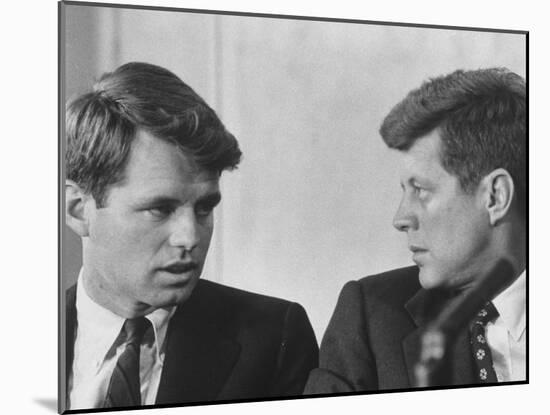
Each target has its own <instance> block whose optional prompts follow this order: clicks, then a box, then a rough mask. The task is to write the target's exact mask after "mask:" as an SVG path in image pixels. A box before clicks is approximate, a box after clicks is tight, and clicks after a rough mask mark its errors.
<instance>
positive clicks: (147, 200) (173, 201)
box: [137, 196, 180, 206]
mask: <svg viewBox="0 0 550 415" xmlns="http://www.w3.org/2000/svg"><path fill="white" fill-rule="evenodd" d="M178 203H180V200H179V199H178V198H176V197H170V196H145V197H143V198H142V199H140V200H139V201H138V202H137V204H138V205H145V206H148V205H177V204H178Z"/></svg>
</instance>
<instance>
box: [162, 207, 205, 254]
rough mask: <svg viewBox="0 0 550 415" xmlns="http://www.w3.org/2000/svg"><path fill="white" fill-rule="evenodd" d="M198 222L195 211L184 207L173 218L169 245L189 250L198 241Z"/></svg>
mask: <svg viewBox="0 0 550 415" xmlns="http://www.w3.org/2000/svg"><path fill="white" fill-rule="evenodd" d="M199 240H200V236H199V232H198V223H197V217H196V215H195V212H194V211H193V210H192V209H186V210H185V211H183V212H182V213H181V214H179V215H178V216H176V218H174V223H173V225H172V233H171V234H170V239H169V242H170V245H172V246H174V247H179V248H183V249H184V250H186V251H189V252H191V251H192V250H193V249H194V248H195V247H196V246H197V245H198V243H199Z"/></svg>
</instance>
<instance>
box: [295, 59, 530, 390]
mask: <svg viewBox="0 0 550 415" xmlns="http://www.w3.org/2000/svg"><path fill="white" fill-rule="evenodd" d="M525 96H526V91H525V82H524V81H523V79H522V78H521V77H519V76H518V75H516V74H514V73H512V72H509V71H508V70H505V69H501V68H494V69H484V70H474V71H460V70H459V71H455V72H453V73H451V74H449V75H447V76H442V77H438V78H435V79H432V80H430V81H428V82H425V83H424V84H423V85H422V86H421V87H420V88H418V89H416V90H413V91H412V92H410V93H409V94H408V95H407V97H406V98H405V99H404V100H403V101H402V102H400V103H399V104H398V105H396V106H395V107H394V108H393V109H392V110H391V112H390V113H389V115H388V116H387V117H386V118H385V120H384V122H383V124H382V127H381V129H380V133H381V135H382V137H383V139H384V141H385V142H386V144H387V145H388V146H389V147H390V148H392V149H395V150H396V151H397V155H398V157H399V158H400V181H401V188H402V191H403V195H402V199H401V203H400V205H399V208H398V209H397V212H396V214H395V217H394V223H393V224H394V226H395V228H396V229H397V230H399V231H402V232H404V233H406V235H407V239H408V246H409V249H410V251H411V252H412V259H413V261H414V263H415V264H416V266H413V267H408V268H402V269H397V270H393V271H389V272H385V273H383V274H379V275H375V276H369V277H366V278H363V279H360V280H358V281H351V282H348V283H347V284H346V285H345V286H344V288H343V289H342V292H341V294H340V297H339V299H338V303H337V306H336V309H335V311H334V314H333V316H332V319H331V321H330V323H329V326H328V328H327V330H326V333H325V335H324V338H323V341H322V343H321V350H320V367H319V368H318V369H314V370H313V371H312V373H311V374H310V378H309V380H308V384H307V385H306V391H305V393H331V392H349V391H371V390H383V389H384V390H388V389H405V388H411V387H415V386H421V383H417V382H418V380H419V378H418V377H417V376H418V374H419V372H416V373H415V366H416V365H417V363H418V362H419V359H420V354H421V351H422V343H421V342H420V339H421V338H422V334H423V333H424V330H425V329H426V328H427V327H431V326H429V323H430V322H433V321H434V319H435V318H436V317H438V316H440V315H441V314H440V313H441V312H442V311H444V310H445V311H447V312H448V310H449V309H450V308H449V307H451V304H454V305H456V304H466V302H463V303H461V302H460V301H462V299H464V298H473V297H472V293H473V294H474V295H478V294H479V291H474V289H475V290H479V288H478V287H479V284H480V281H487V279H486V278H487V276H488V275H489V276H491V278H493V281H497V282H496V283H495V282H492V284H495V286H497V287H498V288H497V289H496V292H495V293H493V295H491V297H492V301H490V302H489V303H487V304H485V305H484V306H481V307H483V309H482V310H479V313H478V314H477V316H475V317H474V316H473V315H472V316H469V317H467V318H466V319H467V322H466V324H465V325H464V326H462V327H460V329H459V330H458V333H457V334H456V338H455V339H456V340H455V341H454V342H453V344H451V345H450V349H449V355H448V356H449V359H448V362H450V367H451V368H452V369H451V370H450V371H447V372H449V373H445V379H447V380H445V381H441V380H439V381H438V382H440V383H434V384H431V385H432V386H433V385H441V384H446V385H464V384H476V383H495V382H507V381H524V380H526V367H525V356H526V348H525V344H526V343H525V340H526V332H525V297H526V289H525V287H526V273H525V268H526V262H527V261H526V232H527V230H526V190H527V189H526V187H527V181H526V145H527V143H526V141H527V140H526V102H525ZM503 260H506V263H509V264H510V265H511V266H510V272H509V274H510V276H509V277H506V276H505V275H495V274H494V272H493V273H492V269H493V268H494V267H495V264H497V263H501V261H503ZM467 296H470V297H467ZM490 299H491V298H490ZM455 310H457V312H458V313H462V312H463V310H465V309H462V308H456V309H455ZM477 311H478V310H474V311H473V313H472V314H475V313H476V312H477ZM464 312H465V311H464ZM453 315H454V316H457V315H458V316H460V314H453ZM472 318H473V320H471V319H472ZM470 320H471V321H470ZM438 321H439V319H438Z"/></svg>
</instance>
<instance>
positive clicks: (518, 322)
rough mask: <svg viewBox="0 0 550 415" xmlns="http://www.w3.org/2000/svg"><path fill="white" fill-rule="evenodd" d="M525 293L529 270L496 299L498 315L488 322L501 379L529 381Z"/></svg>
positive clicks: (489, 343) (495, 365)
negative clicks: (491, 321)
mask: <svg viewBox="0 0 550 415" xmlns="http://www.w3.org/2000/svg"><path fill="white" fill-rule="evenodd" d="M526 294H527V293H526V273H525V271H523V273H522V274H521V275H520V276H519V277H518V278H517V279H516V280H515V281H514V282H513V283H512V285H510V286H509V287H508V288H506V290H504V291H503V292H502V293H500V294H499V295H498V296H497V297H496V298H495V299H494V300H493V304H494V305H495V308H496V309H497V311H498V313H499V317H498V318H497V319H496V320H495V321H494V322H493V323H489V324H487V344H488V345H489V347H490V348H491V355H492V357H493V367H494V369H495V372H496V375H497V380H498V381H499V382H509V381H519V380H526V376H527V375H526V342H525V338H526V336H527V334H526V328H525V298H526Z"/></svg>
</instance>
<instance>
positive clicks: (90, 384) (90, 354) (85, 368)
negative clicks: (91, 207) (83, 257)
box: [69, 272, 176, 409]
mask: <svg viewBox="0 0 550 415" xmlns="http://www.w3.org/2000/svg"><path fill="white" fill-rule="evenodd" d="M175 309H176V308H175V307H171V308H170V309H163V308H160V309H157V310H155V311H153V312H152V313H151V314H149V315H147V316H146V318H147V319H148V320H149V321H150V322H151V325H152V329H151V328H149V329H148V330H147V332H146V333H145V335H144V338H143V342H142V344H141V348H140V370H139V372H140V373H139V377H140V383H141V403H142V405H152V404H154V403H155V399H156V396H157V392H158V386H159V382H160V375H161V373H162V367H163V364H164V355H165V348H164V340H165V337H166V331H167V328H168V322H169V320H170V318H171V317H172V315H173V314H174V311H175ZM76 316H77V329H76V330H77V331H76V340H75V344H74V359H73V365H72V371H71V375H70V376H69V396H70V409H87V408H101V407H103V402H104V400H105V396H106V394H107V388H108V386H109V381H110V379H111V375H112V372H113V370H114V367H115V365H116V362H117V360H118V358H119V356H120V355H121V354H122V352H123V351H124V348H125V346H126V344H125V342H124V339H123V338H122V337H123V336H121V333H120V332H121V329H122V326H123V324H124V321H125V319H124V318H123V317H120V316H118V315H116V314H114V313H113V312H111V311H109V310H107V309H105V308H103V307H102V306H100V305H99V304H97V303H96V302H94V301H93V300H92V299H91V298H90V297H89V296H88V294H87V293H86V290H85V288H84V284H83V281H82V272H81V273H80V276H79V278H78V284H77V289H76Z"/></svg>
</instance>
